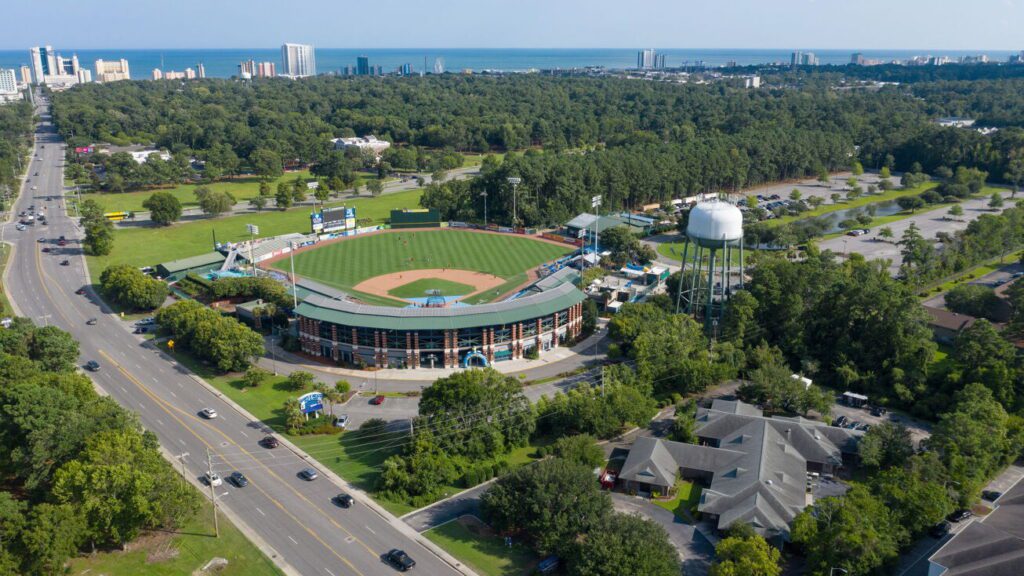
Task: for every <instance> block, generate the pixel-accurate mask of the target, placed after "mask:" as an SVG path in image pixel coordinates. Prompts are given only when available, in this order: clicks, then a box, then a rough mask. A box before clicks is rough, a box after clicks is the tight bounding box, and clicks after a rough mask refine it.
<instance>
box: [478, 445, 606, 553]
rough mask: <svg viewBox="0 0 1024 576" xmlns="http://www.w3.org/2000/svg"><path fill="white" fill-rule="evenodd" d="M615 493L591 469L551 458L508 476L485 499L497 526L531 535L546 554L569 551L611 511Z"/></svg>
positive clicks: (483, 502)
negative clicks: (580, 536)
mask: <svg viewBox="0 0 1024 576" xmlns="http://www.w3.org/2000/svg"><path fill="white" fill-rule="evenodd" d="M611 509H612V506H611V497H610V496H609V495H608V494H607V493H606V492H603V491H601V490H600V488H599V487H598V484H597V482H595V481H594V476H593V474H592V473H591V470H590V468H588V467H586V466H583V465H580V464H574V463H572V462H566V461H565V460H562V459H561V458H549V459H547V460H541V461H539V462H535V463H534V464H531V465H529V466H522V467H520V468H517V469H515V470H514V471H512V472H511V473H510V474H508V475H506V476H502V477H501V478H499V479H498V481H497V482H495V483H494V485H492V486H491V488H490V489H489V490H488V491H487V492H486V493H484V495H483V496H482V497H481V499H480V511H481V514H482V515H483V518H484V520H485V521H486V522H487V523H488V524H489V525H490V526H491V527H492V528H494V529H495V530H497V531H499V532H506V533H512V534H519V535H522V536H524V537H525V538H527V539H528V540H529V541H530V542H531V543H532V545H533V546H534V548H536V549H537V550H538V551H539V552H540V553H542V554H548V553H556V554H560V555H561V554H565V553H566V552H568V551H570V550H571V546H572V543H573V541H574V540H576V538H577V537H578V536H579V535H581V534H586V533H588V532H590V531H591V529H592V528H593V527H595V526H599V525H600V524H601V522H602V520H603V519H604V518H605V517H606V516H608V515H609V514H610V513H611Z"/></svg>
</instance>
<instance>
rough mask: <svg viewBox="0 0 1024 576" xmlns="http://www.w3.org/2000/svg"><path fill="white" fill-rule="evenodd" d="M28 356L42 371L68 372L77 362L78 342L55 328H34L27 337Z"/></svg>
mask: <svg viewBox="0 0 1024 576" xmlns="http://www.w3.org/2000/svg"><path fill="white" fill-rule="evenodd" d="M28 354H29V358H31V359H32V360H35V361H36V362H38V363H39V365H40V366H41V367H42V369H43V370H47V371H50V372H68V371H70V370H73V369H74V367H75V362H76V361H77V360H78V342H77V341H76V340H75V339H74V338H72V337H71V335H70V334H68V333H67V332H65V331H63V330H61V329H60V328H57V327H56V326H46V327H43V328H36V329H35V330H33V331H32V334H31V336H30V337H29V343H28Z"/></svg>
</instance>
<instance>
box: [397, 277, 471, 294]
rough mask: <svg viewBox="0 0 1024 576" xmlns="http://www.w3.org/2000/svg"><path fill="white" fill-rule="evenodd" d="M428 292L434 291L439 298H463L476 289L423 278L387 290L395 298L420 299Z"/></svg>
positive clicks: (446, 281) (467, 285) (461, 284)
mask: <svg viewBox="0 0 1024 576" xmlns="http://www.w3.org/2000/svg"><path fill="white" fill-rule="evenodd" d="M428 290H429V291H436V292H437V294H439V295H441V296H465V295H466V294H472V293H473V292H476V288H474V287H473V286H470V285H469V284H463V283H461V282H452V281H451V280H445V279H443V278H423V279H422V280H413V281H412V282H409V283H408V284H402V285H401V286H399V287H398V288H394V289H392V290H388V294H390V295H392V296H394V297H396V298H422V297H424V296H426V294H427V291H428Z"/></svg>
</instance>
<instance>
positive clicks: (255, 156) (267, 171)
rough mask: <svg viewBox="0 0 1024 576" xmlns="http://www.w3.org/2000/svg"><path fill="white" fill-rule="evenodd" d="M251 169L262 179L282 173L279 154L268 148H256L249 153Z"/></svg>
mask: <svg viewBox="0 0 1024 576" xmlns="http://www.w3.org/2000/svg"><path fill="white" fill-rule="evenodd" d="M249 163H250V164H252V169H253V171H254V172H256V174H257V175H259V177H260V178H261V179H263V180H273V179H274V178H277V177H279V176H281V174H283V173H284V169H283V167H284V164H283V163H282V162H281V155H280V154H278V153H277V152H274V151H273V150H270V149H268V148H257V149H256V150H253V152H252V154H250V155H249Z"/></svg>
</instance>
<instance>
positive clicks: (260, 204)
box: [249, 182, 268, 212]
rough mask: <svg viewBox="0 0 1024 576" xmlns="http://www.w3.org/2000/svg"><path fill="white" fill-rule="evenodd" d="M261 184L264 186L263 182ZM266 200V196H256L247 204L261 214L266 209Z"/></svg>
mask: <svg viewBox="0 0 1024 576" xmlns="http://www.w3.org/2000/svg"><path fill="white" fill-rule="evenodd" d="M261 184H266V182H263V183H261ZM267 199H268V198H267V196H264V195H262V194H258V195H256V196H253V197H252V198H250V199H249V204H250V205H252V207H253V208H255V209H256V211H257V212H262V211H263V209H264V208H266V207H267Z"/></svg>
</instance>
